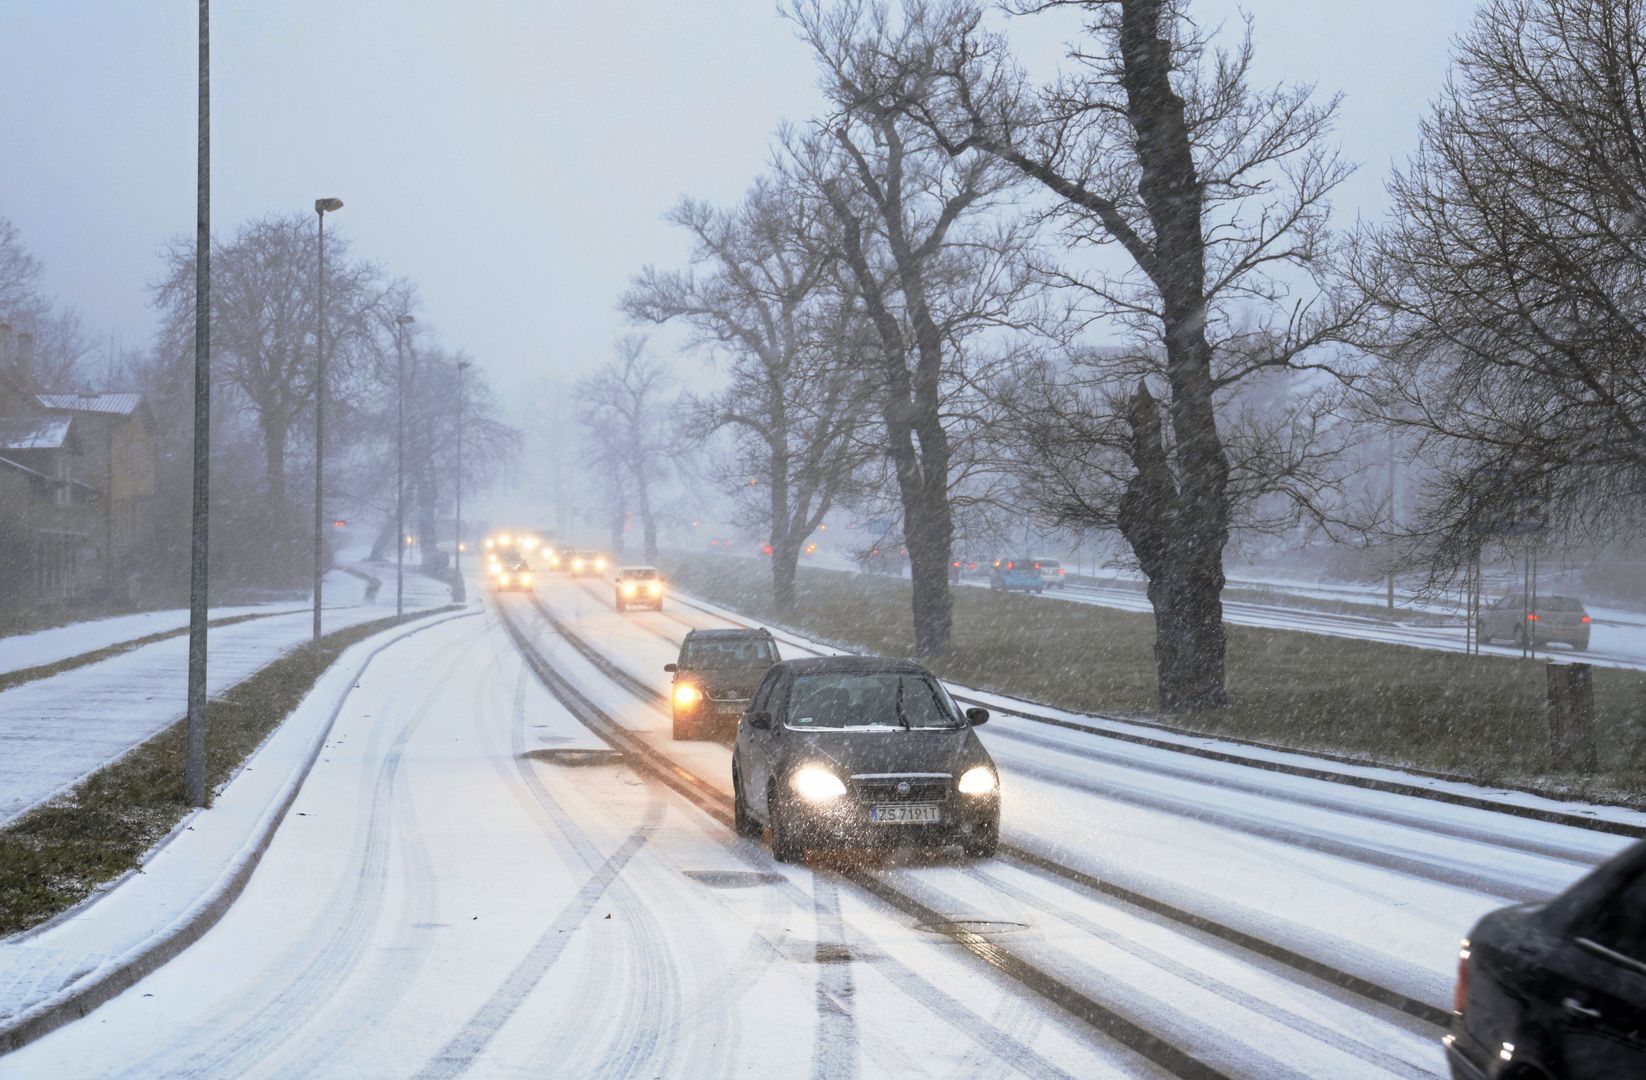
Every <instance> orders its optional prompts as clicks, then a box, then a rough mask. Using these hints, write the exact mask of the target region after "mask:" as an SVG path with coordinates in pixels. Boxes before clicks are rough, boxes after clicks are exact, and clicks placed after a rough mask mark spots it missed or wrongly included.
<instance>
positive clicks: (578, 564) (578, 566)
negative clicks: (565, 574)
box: [572, 559, 583, 573]
mask: <svg viewBox="0 0 1646 1080" xmlns="http://www.w3.org/2000/svg"><path fill="white" fill-rule="evenodd" d="M572 569H573V570H576V571H578V572H579V573H581V572H582V570H583V560H582V559H573V560H572Z"/></svg>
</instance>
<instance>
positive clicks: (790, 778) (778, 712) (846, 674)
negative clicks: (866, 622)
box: [732, 656, 1000, 862]
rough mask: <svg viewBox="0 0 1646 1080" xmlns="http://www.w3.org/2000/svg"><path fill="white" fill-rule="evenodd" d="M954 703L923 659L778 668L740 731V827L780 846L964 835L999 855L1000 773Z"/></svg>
mask: <svg viewBox="0 0 1646 1080" xmlns="http://www.w3.org/2000/svg"><path fill="white" fill-rule="evenodd" d="M988 718H989V713H988V710H986V709H967V710H965V711H964V712H962V711H961V709H960V707H959V706H958V705H956V704H955V702H954V699H953V698H952V697H950V696H949V692H948V691H947V690H946V689H944V687H943V684H942V683H940V682H938V681H937V678H936V677H935V676H933V675H932V673H931V672H929V671H927V670H926V669H925V668H923V667H921V666H920V665H919V664H914V663H909V662H908V661H904V660H889V659H886V658H883V657H860V656H827V657H819V658H817V659H807V660H788V661H785V662H783V663H781V664H778V665H777V666H775V667H773V668H772V669H771V670H770V671H769V672H767V673H766V677H765V678H764V679H762V680H761V682H760V686H759V687H758V688H757V689H756V690H755V695H754V700H752V701H751V702H750V703H749V711H748V712H747V713H746V714H745V715H744V717H743V721H742V723H741V724H739V725H738V729H737V746H736V748H735V750H734V751H733V753H732V791H733V797H734V802H735V813H736V818H737V831H738V833H739V834H741V835H743V836H747V837H757V836H759V835H760V834H761V832H762V829H763V828H764V827H767V826H769V827H770V828H771V830H772V854H773V855H775V856H776V857H777V858H778V859H779V860H781V861H785V862H790V861H794V860H797V859H800V858H802V857H803V856H804V855H805V853H806V851H807V850H808V849H810V848H823V847H889V846H896V845H899V844H920V845H930V846H939V845H943V844H960V845H961V846H962V847H963V848H964V849H965V851H966V853H967V854H968V855H973V856H977V857H986V856H989V855H993V854H994V852H995V848H996V847H997V846H998V844H999V842H1000V781H999V777H998V775H997V774H996V772H995V767H994V761H993V759H991V758H990V757H989V752H988V751H987V750H985V749H984V748H983V744H982V743H981V742H979V741H978V738H977V733H976V732H974V731H973V730H972V729H973V728H974V727H976V726H977V725H978V724H981V723H983V722H984V721H985V720H987V719H988Z"/></svg>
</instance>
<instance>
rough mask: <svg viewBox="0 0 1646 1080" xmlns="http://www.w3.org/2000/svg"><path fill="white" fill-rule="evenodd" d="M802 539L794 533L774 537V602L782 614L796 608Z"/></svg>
mask: <svg viewBox="0 0 1646 1080" xmlns="http://www.w3.org/2000/svg"><path fill="white" fill-rule="evenodd" d="M799 565H800V541H799V540H798V539H796V538H795V537H794V536H793V534H789V535H785V536H774V537H772V604H773V605H774V606H775V607H776V608H777V611H778V612H779V613H780V614H787V613H788V612H790V611H793V610H794V596H795V577H796V575H797V573H798V572H799V571H798V567H799Z"/></svg>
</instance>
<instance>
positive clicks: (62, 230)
mask: <svg viewBox="0 0 1646 1080" xmlns="http://www.w3.org/2000/svg"><path fill="white" fill-rule="evenodd" d="M1474 7H1475V5H1474V4H1473V3H1472V2H1470V0H1384V2H1381V3H1377V4H1365V3H1354V4H1346V3H1337V2H1331V0H1328V2H1321V0H1249V2H1248V3H1245V4H1242V5H1240V6H1239V8H1237V7H1236V5H1235V4H1233V3H1229V2H1226V0H1203V2H1199V3H1196V4H1195V6H1194V11H1195V12H1196V14H1197V17H1198V18H1199V19H1200V20H1201V21H1202V22H1203V23H1206V24H1216V23H1218V22H1220V21H1224V22H1225V23H1226V25H1228V26H1229V27H1230V30H1229V32H1230V34H1231V36H1232V34H1233V33H1234V32H1235V31H1236V30H1238V26H1237V24H1236V20H1237V19H1238V13H1237V12H1238V11H1239V10H1244V11H1246V12H1249V13H1250V14H1251V15H1252V16H1253V17H1254V18H1255V20H1256V30H1255V38H1256V43H1257V53H1258V59H1257V64H1258V74H1259V81H1264V82H1271V81H1278V80H1280V79H1293V80H1301V81H1309V82H1314V83H1316V84H1317V86H1318V88H1319V90H1320V92H1321V93H1322V94H1328V93H1331V92H1335V91H1338V90H1341V91H1343V92H1344V94H1345V101H1344V104H1343V109H1342V114H1341V120H1340V123H1339V127H1338V132H1337V136H1338V139H1339V140H1340V142H1341V144H1342V146H1343V149H1344V152H1345V155H1346V156H1347V157H1348V158H1349V159H1351V160H1353V161H1357V162H1359V163H1360V164H1361V169H1360V172H1359V173H1358V174H1357V175H1356V176H1355V177H1354V178H1353V179H1352V180H1351V181H1350V182H1349V184H1348V185H1346V186H1345V188H1343V189H1342V190H1341V191H1340V193H1339V195H1338V197H1337V198H1336V199H1335V203H1336V205H1337V207H1338V211H1339V216H1340V218H1341V219H1343V220H1352V218H1353V217H1354V216H1355V215H1356V214H1364V215H1366V216H1368V217H1375V216H1377V215H1378V214H1379V213H1381V211H1382V209H1383V206H1384V203H1385V198H1384V194H1383V183H1384V180H1385V178H1386V176H1387V173H1388V167H1389V163H1390V162H1391V161H1395V160H1400V159H1403V158H1404V157H1405V156H1406V155H1407V154H1408V153H1410V152H1411V150H1412V149H1413V148H1414V147H1415V146H1416V129H1417V121H1418V118H1419V116H1420V115H1421V113H1422V111H1423V107H1424V105H1425V103H1426V102H1427V101H1429V100H1431V99H1432V98H1433V97H1434V96H1435V94H1436V93H1437V92H1438V91H1439V89H1440V87H1441V85H1442V81H1443V78H1444V74H1445V68H1446V58H1447V52H1448V43H1449V41H1450V39H1451V37H1452V36H1453V35H1455V34H1457V33H1460V32H1462V31H1463V30H1464V29H1466V27H1467V24H1468V20H1469V17H1470V14H1471V13H1472V11H1473V10H1474ZM214 8H215V10H214V11H213V48H214V69H215V70H214V98H213V106H212V108H213V139H214V148H213V149H214V163H213V169H214V190H213V220H214V226H215V229H216V231H217V232H218V234H219V235H221V236H227V235H228V234H230V233H231V232H232V230H233V228H234V226H235V225H236V224H238V223H239V222H241V221H243V220H245V219H246V218H248V217H251V216H254V215H258V214H261V213H265V212H268V211H272V210H311V209H312V205H313V201H314V199H315V198H316V197H319V196H332V195H335V196H337V197H339V198H342V199H343V200H344V202H345V203H346V206H345V208H344V209H343V210H342V211H341V212H340V213H339V214H338V215H336V217H334V218H332V219H331V220H330V221H329V222H328V226H329V227H330V226H336V227H337V228H339V229H343V230H346V231H347V232H348V233H349V234H350V235H351V237H352V238H353V240H354V244H355V248H354V250H355V253H356V255H358V256H361V257H365V258H370V259H373V260H376V261H379V262H381V263H382V264H383V265H384V266H385V267H386V269H387V270H388V271H389V272H391V273H393V274H397V275H404V276H407V277H410V278H411V279H413V280H414V281H416V282H417V284H418V285H419V287H420V288H421V291H422V297H423V300H424V303H425V311H424V313H423V316H422V318H423V320H424V321H425V322H427V323H429V324H432V325H431V329H434V330H436V331H437V332H438V333H439V335H440V337H441V338H442V339H443V340H444V342H445V344H447V345H448V346H452V347H460V348H464V349H466V350H468V351H469V352H470V353H472V354H473V355H474V356H475V357H476V359H477V360H478V361H479V362H480V363H481V364H482V365H484V366H485V367H486V368H487V369H488V371H489V372H490V373H491V374H492V376H493V378H494V380H495V381H496V382H497V384H498V385H499V388H500V389H502V390H504V391H505V393H507V392H508V391H509V390H510V389H511V388H513V387H519V386H523V385H525V383H526V382H527V381H528V380H529V379H532V378H534V377H536V376H539V375H542V374H551V373H554V374H575V373H576V372H577V371H579V370H582V369H586V368H588V367H590V366H592V365H593V364H594V363H597V362H599V361H601V360H603V359H604V358H605V357H606V356H607V355H608V354H609V348H610V343H611V341H612V339H613V338H614V337H615V336H616V335H618V334H619V333H621V332H622V331H623V329H624V324H623V321H622V319H621V317H620V316H619V315H618V314H617V313H616V312H615V311H614V310H613V304H614V301H615V300H616V297H617V295H618V294H619V293H620V292H621V291H622V289H623V287H624V285H625V283H626V282H627V280H628V278H629V276H630V275H631V274H633V273H634V272H635V271H637V270H638V269H639V268H640V267H641V266H643V265H644V264H646V263H648V262H651V263H656V264H658V265H660V266H664V267H671V266H676V265H679V264H680V261H681V259H682V258H683V256H684V254H685V251H686V243H685V240H684V238H683V237H682V236H680V235H678V234H676V232H675V231H673V230H671V229H669V228H668V227H666V226H665V225H664V224H663V223H662V222H661V221H660V220H659V216H660V215H661V214H662V213H663V212H664V211H665V210H666V209H668V207H669V206H670V205H671V204H673V203H674V202H675V201H676V200H677V199H678V198H679V197H680V196H681V195H682V194H690V195H693V196H696V197H702V198H708V199H713V200H716V201H722V202H724V201H730V200H732V199H735V198H736V197H737V195H738V194H739V193H740V192H741V191H742V190H743V189H744V187H745V186H746V185H747V184H748V182H749V181H750V180H751V179H752V178H753V176H754V175H755V174H756V172H758V171H759V169H760V168H761V166H762V164H763V163H764V162H765V160H766V158H767V152H768V146H769V142H770V136H771V133H772V131H773V129H774V127H775V126H776V125H777V123H778V122H779V121H780V120H782V119H784V118H788V119H791V120H795V121H803V120H805V119H806V118H807V117H808V116H810V115H811V114H813V113H814V112H816V111H818V109H819V108H820V107H821V97H820V95H819V93H818V92H817V90H816V88H815V74H814V69H813V66H812V62H811V58H810V56H809V55H808V53H807V51H806V49H805V48H804V47H803V46H802V44H801V43H800V42H799V41H797V40H796V39H795V37H794V34H793V31H792V29H791V27H790V26H789V25H788V24H787V23H785V22H783V21H781V20H780V19H779V18H778V17H777V14H776V12H775V7H774V4H773V3H772V0H712V2H711V0H661V2H660V0H624V2H595V3H564V2H557V0H537V2H532V0H464V2H461V3H452V2H450V0H279V2H277V3H271V2H267V0H234V2H231V0H218V2H217V3H216V4H215V5H214ZM194 18H195V4H194V2H193V0H141V2H137V3H133V2H132V0H4V2H3V3H0V215H4V216H8V217H10V218H11V219H12V220H13V221H14V222H15V223H16V224H17V225H18V227H19V228H20V229H21V231H22V234H23V237H24V240H25V242H26V243H27V244H28V245H29V247H30V249H31V250H32V251H33V252H34V254H35V255H36V256H38V257H39V258H40V259H42V260H43V261H44V262H45V264H46V272H45V277H44V282H43V284H44V287H45V290H46V291H47V292H48V293H50V294H52V295H54V296H56V297H57V298H58V299H59V300H60V301H62V302H63V303H65V304H67V305H70V306H72V307H75V308H77V309H78V310H79V311H80V313H81V314H82V316H83V317H84V319H85V321H86V325H87V327H88V328H89V329H90V330H92V331H94V332H96V333H97V334H98V335H99V336H100V337H108V338H110V339H112V340H113V341H114V342H115V343H116V344H117V345H118V344H125V345H144V344H146V343H147V342H148V339H149V335H150V333H151V332H152V330H153V327H154V319H153V316H152V313H151V312H150V310H149V307H148V289H147V286H148V284H149V282H150V281H152V280H153V279H154V277H155V276H156V274H157V273H158V268H159V262H158V258H157V255H158V252H159V249H160V246H161V244H162V243H163V242H164V241H165V240H166V239H167V238H168V237H171V236H176V235H180V234H188V235H192V231H193V220H194V49H195V37H194ZM1067 25H1068V24H1067V23H1066V22H1065V23H1062V24H1058V23H1054V22H1051V21H1049V20H1034V19H1028V20H1025V19H1018V20H1012V21H1011V22H1010V23H1009V24H1008V29H1009V31H1010V33H1011V35H1012V38H1013V40H1014V42H1015V43H1016V44H1017V46H1018V49H1019V52H1020V54H1021V55H1022V56H1023V58H1024V60H1025V62H1026V63H1027V64H1029V65H1030V67H1031V68H1032V69H1033V70H1036V71H1037V72H1039V71H1044V70H1046V69H1047V68H1048V67H1049V66H1050V65H1051V64H1052V63H1054V62H1055V60H1056V58H1057V55H1058V48H1057V41H1058V39H1059V37H1060V36H1061V34H1062V29H1063V28H1066V27H1067Z"/></svg>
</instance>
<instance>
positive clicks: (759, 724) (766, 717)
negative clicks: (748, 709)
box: [749, 709, 772, 731]
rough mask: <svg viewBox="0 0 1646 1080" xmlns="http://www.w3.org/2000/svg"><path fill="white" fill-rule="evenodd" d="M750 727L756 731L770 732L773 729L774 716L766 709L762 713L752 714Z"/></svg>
mask: <svg viewBox="0 0 1646 1080" xmlns="http://www.w3.org/2000/svg"><path fill="white" fill-rule="evenodd" d="M749 726H750V727H752V728H754V729H755V730H756V731H770V730H771V729H772V714H771V713H769V712H766V711H765V710H764V709H762V710H761V711H760V712H752V713H750V714H749Z"/></svg>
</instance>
